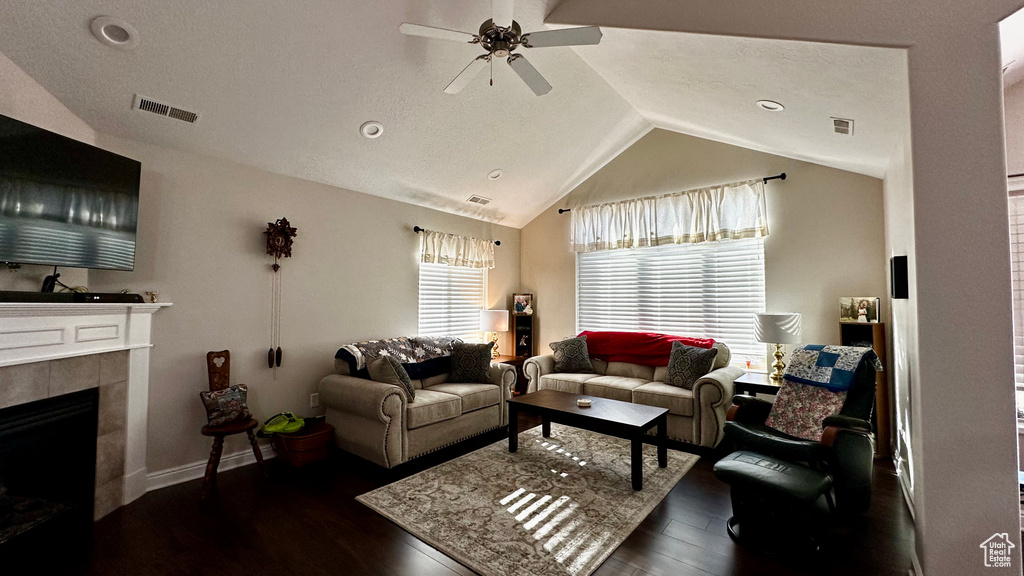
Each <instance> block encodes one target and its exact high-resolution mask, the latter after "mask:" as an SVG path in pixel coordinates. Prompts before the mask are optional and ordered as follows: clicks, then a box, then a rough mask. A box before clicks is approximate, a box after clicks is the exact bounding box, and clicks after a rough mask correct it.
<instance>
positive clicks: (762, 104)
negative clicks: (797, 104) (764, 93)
mask: <svg viewBox="0 0 1024 576" xmlns="http://www.w3.org/2000/svg"><path fill="white" fill-rule="evenodd" d="M757 106H758V108H760V109H762V110H767V111H769V112H782V111H783V110H785V109H786V107H785V106H783V105H782V104H780V103H778V102H776V101H775V100H758V101H757Z"/></svg>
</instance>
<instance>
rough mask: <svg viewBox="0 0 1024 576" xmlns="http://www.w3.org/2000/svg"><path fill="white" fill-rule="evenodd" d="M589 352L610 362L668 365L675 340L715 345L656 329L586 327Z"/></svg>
mask: <svg viewBox="0 0 1024 576" xmlns="http://www.w3.org/2000/svg"><path fill="white" fill-rule="evenodd" d="M579 335H580V336H586V337H587V351H588V352H589V354H590V356H591V357H592V358H597V359H598V360H604V361H606V362H630V363H633V364H641V365H643V366H668V358H669V356H671V354H672V343H673V342H676V341H679V342H682V343H683V344H686V345H687V346H693V347H695V348H711V346H712V345H713V344H714V343H715V341H714V340H713V339H711V338H687V337H686V336H672V335H669V334H655V333H653V332H591V331H589V330H584V331H583V332H580V334H579Z"/></svg>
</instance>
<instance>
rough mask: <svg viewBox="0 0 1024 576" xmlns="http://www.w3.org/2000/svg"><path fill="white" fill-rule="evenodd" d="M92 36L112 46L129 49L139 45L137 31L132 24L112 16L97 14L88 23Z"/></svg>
mask: <svg viewBox="0 0 1024 576" xmlns="http://www.w3.org/2000/svg"><path fill="white" fill-rule="evenodd" d="M89 28H91V29H92V33H93V36H96V39H97V40H99V41H100V42H103V43H104V44H106V45H107V46H110V47H112V48H119V49H121V50H131V49H132V48H135V47H136V46H138V45H139V33H138V32H136V31H135V28H132V25H131V24H129V23H127V22H125V21H124V20H122V19H121V18H115V17H114V16H98V17H96V18H93V20H92V22H91V23H90V24H89Z"/></svg>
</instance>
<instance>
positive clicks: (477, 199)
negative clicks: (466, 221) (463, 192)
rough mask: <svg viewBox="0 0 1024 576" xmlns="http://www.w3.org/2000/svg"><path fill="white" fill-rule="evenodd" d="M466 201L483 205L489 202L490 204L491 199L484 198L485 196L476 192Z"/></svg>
mask: <svg viewBox="0 0 1024 576" xmlns="http://www.w3.org/2000/svg"><path fill="white" fill-rule="evenodd" d="M466 202H472V203H473V204H479V205H481V206H485V205H487V204H490V202H491V199H490V198H484V197H483V196H477V195H476V194H473V195H472V196H470V197H469V200H466Z"/></svg>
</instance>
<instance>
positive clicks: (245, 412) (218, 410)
mask: <svg viewBox="0 0 1024 576" xmlns="http://www.w3.org/2000/svg"><path fill="white" fill-rule="evenodd" d="M248 393H249V389H248V388H246V387H245V384H236V385H234V386H229V387H227V388H225V389H223V390H217V391H215V392H200V393H199V397H200V398H201V399H202V400H203V405H205V406H206V419H207V420H209V422H210V426H219V425H221V424H227V423H228V422H234V421H235V420H243V419H245V418H252V413H251V412H249V408H248V407H247V406H246V405H245V397H246V395H247V394H248Z"/></svg>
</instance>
